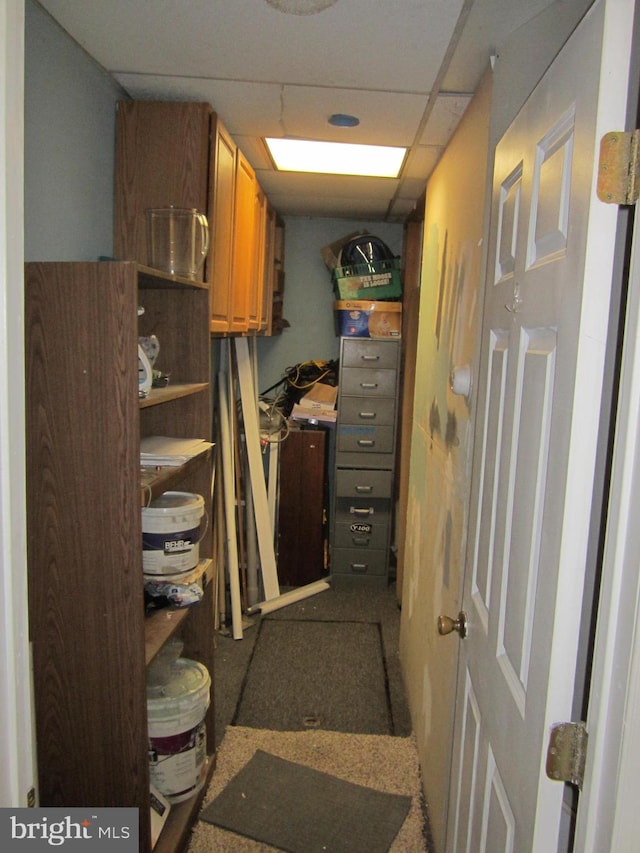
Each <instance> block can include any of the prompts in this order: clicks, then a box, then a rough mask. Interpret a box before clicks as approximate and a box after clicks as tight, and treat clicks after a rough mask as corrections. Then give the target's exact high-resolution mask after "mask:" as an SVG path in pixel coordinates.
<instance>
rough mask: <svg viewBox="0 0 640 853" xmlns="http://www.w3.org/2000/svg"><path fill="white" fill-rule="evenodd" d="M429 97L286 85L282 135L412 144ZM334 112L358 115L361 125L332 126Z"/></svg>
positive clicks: (380, 143)
mask: <svg viewBox="0 0 640 853" xmlns="http://www.w3.org/2000/svg"><path fill="white" fill-rule="evenodd" d="M426 103H427V98H426V97H425V96H423V95H409V94H404V93H398V92H394V93H392V92H371V91H365V90H355V89H324V88H321V87H318V86H285V87H284V91H283V96H282V129H281V133H280V134H279V135H280V136H296V137H300V138H305V139H323V140H328V141H335V142H358V143H363V144H365V145H366V144H367V143H369V144H370V143H371V140H372V139H375V141H376V144H377V145H392V146H403V147H406V146H409V145H411V144H412V142H413V140H414V138H415V135H416V131H417V128H418V125H419V123H420V119H421V118H422V113H423V112H424V109H425V106H426ZM333 113H346V114H348V115H354V116H357V117H358V118H359V119H360V124H359V125H358V126H357V127H349V128H345V127H332V126H331V125H330V124H328V123H327V122H328V119H329V116H331V115H332V114H333Z"/></svg>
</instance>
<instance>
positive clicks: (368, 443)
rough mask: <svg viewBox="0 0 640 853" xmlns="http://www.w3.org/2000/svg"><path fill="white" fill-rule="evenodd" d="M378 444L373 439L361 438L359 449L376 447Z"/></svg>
mask: <svg viewBox="0 0 640 853" xmlns="http://www.w3.org/2000/svg"><path fill="white" fill-rule="evenodd" d="M375 445H376V443H375V441H374V440H373V439H372V438H359V439H358V447H375Z"/></svg>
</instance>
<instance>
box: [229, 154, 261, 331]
mask: <svg viewBox="0 0 640 853" xmlns="http://www.w3.org/2000/svg"><path fill="white" fill-rule="evenodd" d="M255 196H256V176H255V173H254V171H253V169H252V168H251V164H250V163H249V161H248V160H247V158H246V157H245V156H244V154H243V153H242V152H241V151H240V150H239V149H238V156H237V159H236V187H235V209H234V217H233V290H232V294H231V312H230V318H229V319H230V322H229V331H230V332H246V331H247V330H248V328H249V290H250V288H251V286H252V283H253V271H254V239H255V214H256V200H255Z"/></svg>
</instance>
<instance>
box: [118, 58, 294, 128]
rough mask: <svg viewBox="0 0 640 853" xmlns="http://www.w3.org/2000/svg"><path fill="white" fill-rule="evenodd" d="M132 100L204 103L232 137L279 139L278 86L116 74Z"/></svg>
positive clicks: (233, 81)
mask: <svg viewBox="0 0 640 853" xmlns="http://www.w3.org/2000/svg"><path fill="white" fill-rule="evenodd" d="M115 76H116V79H117V80H118V82H119V83H120V85H121V86H123V88H124V89H125V90H126V91H127V92H128V93H129V94H130V95H131V97H133V98H143V99H149V98H158V99H159V100H184V101H206V102H207V103H209V104H211V106H212V107H213V108H214V110H215V111H216V112H217V113H218V115H219V116H220V118H221V119H222V122H223V124H224V125H225V127H226V128H227V130H228V131H229V133H231V134H232V135H233V136H234V137H237V136H238V135H243V136H253V135H257V136H260V135H264V136H280V135H281V133H280V101H281V88H282V87H281V86H279V85H277V84H275V83H245V82H238V81H235V80H212V79H207V78H204V77H198V78H190V77H158V76H156V75H146V74H116V75H115Z"/></svg>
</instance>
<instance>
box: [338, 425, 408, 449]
mask: <svg viewBox="0 0 640 853" xmlns="http://www.w3.org/2000/svg"><path fill="white" fill-rule="evenodd" d="M393 433H394V430H393V427H392V426H379V427H373V426H359V425H358V424H340V426H339V427H338V442H337V449H338V450H339V451H350V450H357V451H358V452H359V453H393V449H394V447H393Z"/></svg>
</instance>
